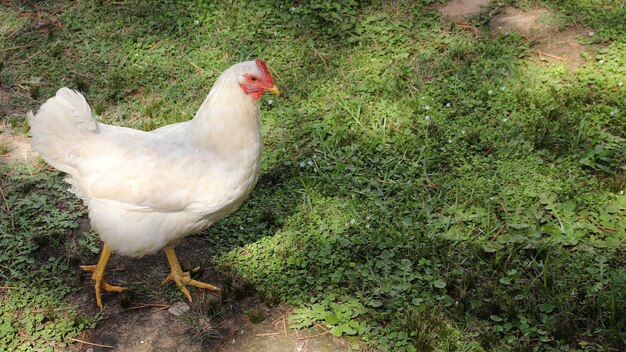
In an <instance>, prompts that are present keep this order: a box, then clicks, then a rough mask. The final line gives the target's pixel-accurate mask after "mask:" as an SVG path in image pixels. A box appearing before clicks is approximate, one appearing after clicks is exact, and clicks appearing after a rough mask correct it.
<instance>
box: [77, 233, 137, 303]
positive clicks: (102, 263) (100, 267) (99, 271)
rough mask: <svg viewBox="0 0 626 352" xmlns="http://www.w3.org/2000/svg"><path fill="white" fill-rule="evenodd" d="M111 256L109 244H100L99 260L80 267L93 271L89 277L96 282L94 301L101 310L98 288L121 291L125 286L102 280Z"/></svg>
mask: <svg viewBox="0 0 626 352" xmlns="http://www.w3.org/2000/svg"><path fill="white" fill-rule="evenodd" d="M110 257H111V250H110V249H109V246H108V245H107V244H106V243H105V244H104V246H102V253H101V254H100V260H98V264H96V265H83V266H81V267H80V268H81V269H83V270H85V271H91V272H93V275H91V278H92V279H93V281H95V282H96V303H97V304H98V308H100V310H102V298H101V297H100V290H105V291H112V292H122V291H124V290H125V289H126V288H124V287H120V286H111V285H109V284H108V283H107V282H106V281H105V280H104V272H105V270H106V267H107V264H108V263H109V258H110Z"/></svg>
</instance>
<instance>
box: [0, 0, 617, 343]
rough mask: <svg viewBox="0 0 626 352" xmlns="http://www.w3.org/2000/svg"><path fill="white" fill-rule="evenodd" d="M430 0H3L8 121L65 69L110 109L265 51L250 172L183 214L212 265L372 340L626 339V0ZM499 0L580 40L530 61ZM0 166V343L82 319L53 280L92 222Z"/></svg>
mask: <svg viewBox="0 0 626 352" xmlns="http://www.w3.org/2000/svg"><path fill="white" fill-rule="evenodd" d="M436 3H437V2H436V1H433V0H421V1H398V2H384V4H383V5H381V4H378V2H371V3H369V2H358V1H355V0H345V1H340V2H335V1H319V2H311V3H308V2H299V1H297V2H293V3H292V4H288V3H287V2H282V1H255V2H245V1H216V2H210V1H209V2H207V1H200V2H198V3H196V2H191V1H190V2H183V1H173V0H170V1H162V2H158V3H157V2H141V1H124V2H111V1H98V0H94V1H77V2H68V1H43V2H38V1H14V2H11V1H9V2H3V3H2V5H0V18H2V20H1V21H0V70H1V75H0V89H1V90H2V96H6V97H9V98H8V99H5V100H3V101H2V106H0V116H2V119H3V125H2V126H3V127H2V128H3V131H2V133H27V131H28V126H27V124H26V122H25V112H26V111H28V110H29V109H36V108H37V107H38V106H39V105H40V104H41V103H42V102H43V101H45V100H46V99H47V98H49V97H50V96H52V95H54V93H55V91H56V90H57V89H58V88H60V87H62V86H68V87H72V88H75V89H78V90H80V91H82V92H83V93H84V94H85V96H86V98H87V100H88V101H89V102H90V104H91V106H92V108H93V111H94V113H95V114H96V115H97V117H98V118H99V119H100V120H101V121H105V122H107V123H113V124H118V125H124V126H128V127H133V128H139V129H145V130H148V129H153V128H156V127H159V126H163V125H166V124H170V123H174V122H179V121H184V120H187V119H190V118H191V117H193V115H194V114H195V111H196V109H197V107H198V106H199V105H200V103H201V101H202V100H203V99H204V97H205V95H206V93H207V92H208V90H209V89H210V87H211V84H212V82H213V81H214V80H215V78H216V77H217V76H218V75H219V73H220V72H221V71H223V70H224V69H226V68H227V67H229V66H230V65H232V64H233V63H236V62H239V61H244V60H249V59H252V58H255V57H262V58H264V59H266V60H267V61H268V63H269V64H270V65H271V68H272V70H273V72H275V81H276V83H277V86H278V87H279V88H280V89H281V91H282V92H283V94H282V95H281V96H279V97H271V98H268V97H265V98H263V100H262V125H263V131H262V132H263V137H264V155H263V161H262V162H263V164H262V171H261V172H262V173H261V177H260V181H259V184H258V185H257V187H256V189H255V191H254V192H253V193H252V195H251V197H250V199H248V200H247V201H246V202H245V203H244V205H243V206H242V208H241V209H239V210H238V211H237V212H236V213H235V214H233V215H232V216H230V217H229V218H227V219H225V220H223V221H222V222H220V223H218V224H217V225H215V226H213V227H212V228H210V229H209V230H208V231H206V233H204V234H202V235H201V236H204V237H205V238H206V241H207V243H210V246H207V247H208V248H210V251H211V253H212V254H213V256H214V259H213V260H214V263H215V264H216V265H218V267H219V270H220V271H222V272H224V273H232V274H236V275H238V276H241V277H242V278H243V279H245V280H247V281H248V282H250V283H252V284H254V285H255V286H256V289H257V290H258V292H259V294H260V295H261V297H262V298H263V300H264V302H265V304H267V305H272V304H276V303H277V302H279V301H282V302H287V303H289V304H292V305H295V306H297V308H296V309H295V310H294V312H293V314H292V315H291V317H290V323H291V325H292V327H306V326H311V325H312V324H313V322H317V323H320V324H322V325H324V326H326V327H327V328H329V329H331V331H332V333H333V334H335V335H337V336H353V337H355V341H356V340H359V341H364V342H365V343H366V344H367V346H369V347H368V348H371V349H372V350H374V351H379V350H381V351H384V350H389V351H411V350H413V351H415V350H417V351H430V350H446V351H448V350H449V351H474V350H476V351H481V350H485V351H500V350H502V351H507V350H510V349H511V346H515V347H514V348H515V349H518V350H528V351H530V350H540V351H546V350H555V351H563V350H581V351H617V350H619V349H620V348H624V346H625V345H626V319H625V318H624V317H625V316H626V272H625V267H626V251H625V246H626V241H625V238H626V196H625V195H624V190H625V189H626V139H625V138H626V118H625V117H624V116H626V86H624V83H626V24H625V23H624V18H626V3H625V2H624V1H619V0H613V1H611V0H579V1H556V0H522V1H512V0H498V1H494V2H493V3H492V5H491V8H490V9H489V11H486V12H485V14H484V15H480V16H476V17H474V18H472V19H471V22H468V23H467V24H463V25H456V24H454V23H451V22H448V21H446V20H444V19H442V18H441V16H440V15H439V12H438V11H437V9H436V8H435V6H433V5H436ZM505 6H517V7H519V8H521V9H532V8H538V7H541V8H545V9H548V11H549V13H550V14H551V17H550V18H551V19H552V21H553V23H556V24H557V26H558V27H559V28H560V29H564V28H569V27H572V26H579V27H581V28H589V30H590V31H591V30H592V31H593V35H589V36H587V37H586V38H582V39H581V41H583V42H584V43H585V44H589V45H594V48H595V49H594V50H593V51H592V52H591V53H589V54H586V63H585V64H584V65H583V66H582V67H580V68H579V69H577V70H570V69H568V68H566V67H565V66H564V65H562V64H558V63H556V64H550V63H548V62H545V61H541V60H540V59H538V58H537V57H536V55H535V54H534V51H533V48H532V46H533V42H532V41H531V40H528V38H526V37H524V36H522V35H518V34H509V35H504V36H497V35H493V34H492V33H490V31H489V21H490V18H491V17H490V16H495V15H497V13H498V11H500V10H502V8H503V7H505ZM1 150H2V149H0V151H1ZM0 170H1V174H0V175H1V179H0V185H1V186H2V191H3V192H2V193H3V197H2V198H3V199H2V200H1V201H2V203H1V204H0V206H1V209H0V220H1V222H0V280H1V281H0V285H1V286H2V288H0V302H2V304H1V305H0V346H3V347H0V350H2V349H3V348H4V349H6V350H18V349H20V348H21V349H22V350H30V349H33V350H58V349H63V348H65V347H67V343H68V340H67V338H68V337H76V336H78V334H79V333H80V332H81V331H83V330H85V329H89V328H93V327H94V326H95V324H96V323H97V321H98V316H91V315H88V314H85V313H84V312H81V311H80V310H79V309H78V308H77V307H76V306H73V305H72V304H71V300H69V299H68V296H70V295H71V293H72V292H73V289H74V287H75V285H76V282H75V280H76V275H77V274H76V271H77V270H78V269H77V266H78V264H79V263H84V259H85V258H86V257H87V256H90V255H92V254H93V253H94V252H96V253H97V251H98V246H99V243H98V240H97V236H95V234H94V233H93V232H90V231H85V229H82V228H80V226H79V224H80V220H81V219H82V218H84V217H85V216H86V210H85V209H84V208H83V207H82V205H81V204H80V203H79V202H78V201H77V200H75V199H74V198H73V196H72V195H70V194H68V193H67V192H66V191H65V188H66V185H65V184H64V183H63V182H62V175H59V174H58V173H56V172H54V171H52V170H51V169H49V168H46V167H45V166H44V165H43V164H41V163H39V164H37V165H34V166H33V165H23V164H9V165H1V164H0ZM44 247H45V248H46V250H47V252H46V253H45V254H42V251H41V249H42V248H44ZM242 247H243V248H244V250H242V249H241V248H242ZM355 348H356V347H355Z"/></svg>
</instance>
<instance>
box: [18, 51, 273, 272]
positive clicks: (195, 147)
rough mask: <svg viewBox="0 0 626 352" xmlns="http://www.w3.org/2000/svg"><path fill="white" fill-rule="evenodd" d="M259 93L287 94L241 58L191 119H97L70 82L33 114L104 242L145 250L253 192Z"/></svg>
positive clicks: (36, 139) (36, 129)
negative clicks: (146, 125)
mask: <svg viewBox="0 0 626 352" xmlns="http://www.w3.org/2000/svg"><path fill="white" fill-rule="evenodd" d="M263 71H264V72H263ZM250 74H254V75H258V76H264V77H265V76H268V77H269V78H267V80H268V81H267V82H265V83H264V84H266V85H267V87H260V88H258V87H257V86H256V85H255V84H256V83H252V81H254V82H257V80H256V79H253V80H252V81H250V84H249V85H250V86H252V88H258V89H257V90H252V88H250V89H248V90H246V88H248V85H246V84H248V83H247V82H246V81H245V79H244V82H242V79H243V78H242V77H244V76H245V75H250ZM259 90H260V91H261V94H262V92H263V91H270V92H274V93H277V92H278V90H277V89H276V88H275V87H274V85H273V81H272V79H271V76H269V72H267V69H266V68H265V64H264V63H263V62H262V61H261V60H257V61H256V62H255V61H251V62H244V63H240V64H237V65H234V66H233V67H231V68H230V69H228V70H227V71H225V72H224V73H223V74H222V75H221V76H220V78H218V80H217V82H216V83H215V85H214V86H213V88H212V89H211V91H210V92H209V95H208V96H207V98H206V99H205V100H204V102H203V103H202V105H201V107H200V109H199V111H198V112H197V114H196V116H195V117H194V118H193V119H192V120H191V121H188V122H183V123H177V124H174V125H169V126H165V127H162V128H159V129H156V130H154V131H151V132H144V131H139V130H134V129H130V128H125V127H117V126H111V125H106V124H101V123H98V122H96V121H95V120H94V119H93V117H92V116H91V109H90V108H89V105H88V104H87V103H86V101H85V99H84V97H83V96H82V95H80V94H79V93H77V92H75V91H72V90H70V89H68V88H62V89H60V90H59V91H58V92H57V94H56V96H55V97H53V98H51V99H49V100H48V101H47V102H46V103H45V104H44V105H42V107H41V109H40V110H39V112H38V113H37V115H35V116H33V115H32V114H30V115H29V123H30V125H31V134H32V137H33V139H32V145H33V149H34V150H35V151H37V152H38V153H39V154H40V155H41V157H42V158H43V159H44V160H45V161H46V162H48V163H49V164H50V165H52V166H53V167H55V168H57V169H59V170H61V171H63V172H66V173H67V174H68V178H67V181H68V182H69V183H70V184H71V191H72V192H73V193H75V194H76V195H77V196H78V197H80V198H81V199H83V200H84V202H85V204H86V205H87V206H88V208H89V218H90V219H91V224H92V226H93V227H94V228H95V229H96V231H97V232H98V234H99V235H100V238H101V239H102V241H103V242H105V246H106V245H108V247H109V248H110V249H111V250H112V251H113V252H116V253H120V254H124V255H127V256H132V257H140V256H143V255H146V254H150V253H155V252H157V251H159V250H161V249H162V248H166V247H167V246H169V247H173V246H174V245H175V244H176V243H177V242H178V241H179V240H180V239H182V238H183V237H184V236H187V235H189V234H193V233H197V232H200V231H202V230H204V229H206V228H207V227H208V226H210V225H211V224H212V223H214V222H215V221H217V220H219V219H221V218H223V217H225V216H227V215H228V214H230V213H232V212H233V211H234V210H235V209H236V208H237V207H238V206H239V205H240V204H241V203H242V202H243V200H244V199H245V198H246V197H247V196H248V194H249V193H250V192H251V190H252V188H253V187H254V185H255V184H256V181H257V177H258V172H259V162H260V157H261V144H262V143H261V134H260V123H259V104H258V98H259V97H260V95H261V94H258V91H259ZM250 92H252V93H250ZM168 258H169V256H168ZM105 265H106V263H105ZM92 269H93V268H92ZM94 275H95V274H94Z"/></svg>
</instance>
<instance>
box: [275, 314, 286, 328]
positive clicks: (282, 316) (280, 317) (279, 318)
mask: <svg viewBox="0 0 626 352" xmlns="http://www.w3.org/2000/svg"><path fill="white" fill-rule="evenodd" d="M288 315H289V313H285V314H283V315H281V316H279V317H278V318H276V319H274V321H273V322H272V325H274V326H276V324H277V323H278V322H279V321H280V320H282V319H284V318H285V317H286V316H288Z"/></svg>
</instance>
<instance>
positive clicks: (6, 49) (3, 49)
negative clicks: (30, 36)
mask: <svg viewBox="0 0 626 352" xmlns="http://www.w3.org/2000/svg"><path fill="white" fill-rule="evenodd" d="M30 46H35V44H24V45H19V46H12V47H10V48H2V49H0V52H4V51H11V50H17V49H23V48H28V47H30Z"/></svg>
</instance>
